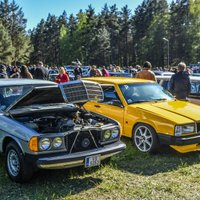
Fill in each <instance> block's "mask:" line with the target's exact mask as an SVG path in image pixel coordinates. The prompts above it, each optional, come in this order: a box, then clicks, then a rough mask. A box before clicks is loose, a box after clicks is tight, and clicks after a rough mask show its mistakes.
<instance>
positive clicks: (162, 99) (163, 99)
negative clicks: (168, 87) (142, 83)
mask: <svg viewBox="0 0 200 200" xmlns="http://www.w3.org/2000/svg"><path fill="white" fill-rule="evenodd" d="M165 100H167V99H166V98H158V99H152V101H165Z"/></svg>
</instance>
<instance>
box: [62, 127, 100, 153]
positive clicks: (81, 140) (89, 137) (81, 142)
mask: <svg viewBox="0 0 200 200" xmlns="http://www.w3.org/2000/svg"><path fill="white" fill-rule="evenodd" d="M100 146H101V145H100V133H99V132H98V131H79V132H73V133H71V134H69V135H67V136H66V147H67V149H68V153H76V152H81V151H87V150H90V149H95V148H98V147H100Z"/></svg>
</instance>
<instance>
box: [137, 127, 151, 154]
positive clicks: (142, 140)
mask: <svg viewBox="0 0 200 200" xmlns="http://www.w3.org/2000/svg"><path fill="white" fill-rule="evenodd" d="M134 134H135V135H134V141H135V145H136V146H137V148H138V149H139V150H140V151H142V152H148V151H149V150H150V149H151V147H152V144H153V137H152V133H151V131H150V130H149V129H148V128H147V127H146V126H139V127H138V128H137V129H136V131H135V133H134Z"/></svg>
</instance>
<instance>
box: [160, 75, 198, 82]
mask: <svg viewBox="0 0 200 200" xmlns="http://www.w3.org/2000/svg"><path fill="white" fill-rule="evenodd" d="M189 77H190V80H191V81H198V82H199V81H200V77H199V76H189ZM156 79H157V80H170V79H171V76H156Z"/></svg>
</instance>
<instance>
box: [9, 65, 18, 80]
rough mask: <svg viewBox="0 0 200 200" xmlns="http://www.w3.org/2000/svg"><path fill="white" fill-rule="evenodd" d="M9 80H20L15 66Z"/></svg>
mask: <svg viewBox="0 0 200 200" xmlns="http://www.w3.org/2000/svg"><path fill="white" fill-rule="evenodd" d="M10 78H20V69H19V68H18V67H17V66H14V67H13V70H12V74H11V75H10Z"/></svg>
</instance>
